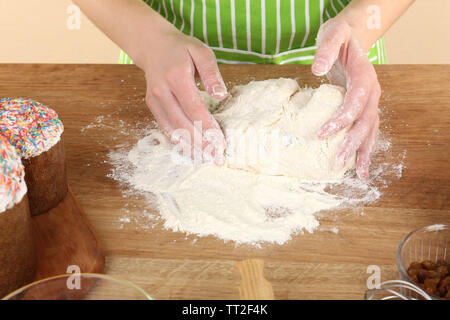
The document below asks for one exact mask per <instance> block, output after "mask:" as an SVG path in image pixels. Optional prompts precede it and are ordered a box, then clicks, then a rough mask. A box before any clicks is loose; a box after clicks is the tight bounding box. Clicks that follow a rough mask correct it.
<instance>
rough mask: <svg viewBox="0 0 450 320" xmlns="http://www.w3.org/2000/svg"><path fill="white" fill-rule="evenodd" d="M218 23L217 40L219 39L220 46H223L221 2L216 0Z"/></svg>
mask: <svg viewBox="0 0 450 320" xmlns="http://www.w3.org/2000/svg"><path fill="white" fill-rule="evenodd" d="M216 23H217V38H218V39H217V40H219V47H223V42H222V26H221V25H220V3H219V0H216Z"/></svg>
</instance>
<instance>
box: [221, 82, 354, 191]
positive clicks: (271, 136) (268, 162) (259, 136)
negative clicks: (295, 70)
mask: <svg viewBox="0 0 450 320" xmlns="http://www.w3.org/2000/svg"><path fill="white" fill-rule="evenodd" d="M344 93H345V91H344V89H343V88H341V87H338V86H333V85H328V84H324V85H321V86H320V87H319V88H318V89H311V88H306V89H302V88H300V87H299V85H298V83H297V81H295V80H293V79H283V78H281V79H271V80H265V81H253V82H250V83H249V84H247V85H244V86H237V87H234V88H233V90H232V91H231V95H232V97H231V98H230V99H229V100H228V101H226V103H224V104H223V105H222V106H221V107H220V109H219V111H218V113H215V114H214V116H215V118H216V119H217V121H218V122H219V124H220V125H221V127H222V128H223V130H224V133H225V137H226V139H227V152H226V155H227V163H228V166H229V167H233V168H239V169H245V170H249V171H253V172H256V173H262V174H267V175H282V176H289V177H296V178H298V179H300V180H301V181H307V182H331V181H336V180H339V179H341V178H342V177H343V176H344V174H345V172H346V171H347V170H349V169H351V168H353V167H354V165H355V157H353V158H352V159H350V161H348V163H347V165H346V167H344V168H339V167H338V166H337V165H336V156H337V154H338V152H339V150H340V148H341V147H342V144H343V141H344V138H345V135H346V132H347V131H348V129H349V128H347V129H346V130H342V131H340V132H339V133H337V134H336V135H334V136H332V137H330V138H328V139H326V140H319V139H318V138H317V134H318V132H319V129H320V128H321V127H322V125H323V124H325V123H326V122H327V121H328V120H329V119H331V117H332V116H333V115H335V114H336V112H337V110H338V109H339V107H340V106H341V105H342V102H343V99H344Z"/></svg>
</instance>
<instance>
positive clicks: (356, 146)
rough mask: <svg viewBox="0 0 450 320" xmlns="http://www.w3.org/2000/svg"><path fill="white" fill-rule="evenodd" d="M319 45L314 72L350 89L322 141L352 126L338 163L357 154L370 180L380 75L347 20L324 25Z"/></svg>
mask: <svg viewBox="0 0 450 320" xmlns="http://www.w3.org/2000/svg"><path fill="white" fill-rule="evenodd" d="M317 45H318V49H317V53H316V56H315V59H314V63H313V65H312V72H313V73H314V74H315V75H317V76H322V75H325V74H327V76H328V78H329V79H330V81H331V82H332V83H334V84H337V85H341V86H343V87H345V88H346V89H347V93H346V95H345V98H344V103H343V106H342V107H341V109H340V110H339V112H338V114H337V115H336V116H335V117H334V118H332V119H330V120H329V121H328V122H327V123H325V124H324V126H323V127H322V128H321V130H320V132H319V133H318V135H319V138H320V139H325V138H327V137H329V136H332V135H333V134H335V133H336V132H338V131H340V130H342V129H344V128H346V127H348V126H349V125H351V124H353V126H352V127H351V129H350V131H349V132H348V134H347V136H346V138H345V140H344V144H343V146H342V149H341V151H340V152H339V154H338V156H337V159H336V161H337V163H338V165H340V166H342V167H343V166H345V163H346V162H347V161H348V159H349V158H350V157H351V156H352V155H354V154H355V152H356V153H357V163H356V172H357V174H358V176H359V177H360V178H367V177H368V175H369V165H370V158H371V155H372V152H373V150H374V147H375V143H376V139H377V133H378V127H379V117H378V103H379V100H380V95H381V88H380V84H379V83H378V79H377V74H376V72H375V69H374V67H373V65H372V64H371V63H370V61H369V59H368V57H367V54H366V52H364V50H363V49H362V47H361V45H360V43H359V41H358V39H357V38H356V36H355V34H354V32H353V29H352V28H351V27H350V25H349V24H348V23H347V22H346V21H345V20H344V19H339V18H334V19H331V20H329V21H327V22H326V23H325V24H324V25H322V27H321V28H320V30H319V34H318V36H317Z"/></svg>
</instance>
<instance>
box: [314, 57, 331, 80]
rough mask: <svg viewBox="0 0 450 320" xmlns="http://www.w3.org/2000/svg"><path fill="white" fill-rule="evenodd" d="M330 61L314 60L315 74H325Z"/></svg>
mask: <svg viewBox="0 0 450 320" xmlns="http://www.w3.org/2000/svg"><path fill="white" fill-rule="evenodd" d="M328 67H329V66H328V61H326V60H324V59H317V60H314V64H313V66H312V69H313V72H314V74H316V75H318V76H323V75H325V74H326V73H327V72H328Z"/></svg>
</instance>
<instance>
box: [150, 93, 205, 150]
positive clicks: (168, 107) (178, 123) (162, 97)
mask: <svg viewBox="0 0 450 320" xmlns="http://www.w3.org/2000/svg"><path fill="white" fill-rule="evenodd" d="M151 96H153V100H154V101H155V103H156V104H159V105H160V106H161V107H162V108H163V109H164V112H165V113H166V114H167V115H168V121H169V124H170V126H171V128H172V131H174V130H177V129H184V130H187V132H188V133H189V136H190V140H191V141H193V142H194V143H195V142H197V144H198V145H199V146H200V147H201V140H199V139H195V138H196V137H198V135H200V137H201V133H199V132H196V128H195V127H194V124H193V122H192V121H191V120H190V119H189V118H188V117H187V116H186V114H185V113H184V111H183V110H182V109H181V106H180V105H179V103H178V101H177V100H176V99H175V97H174V96H173V94H172V92H170V90H169V88H168V87H167V86H164V85H154V86H152V88H151ZM195 140H197V141H195Z"/></svg>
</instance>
